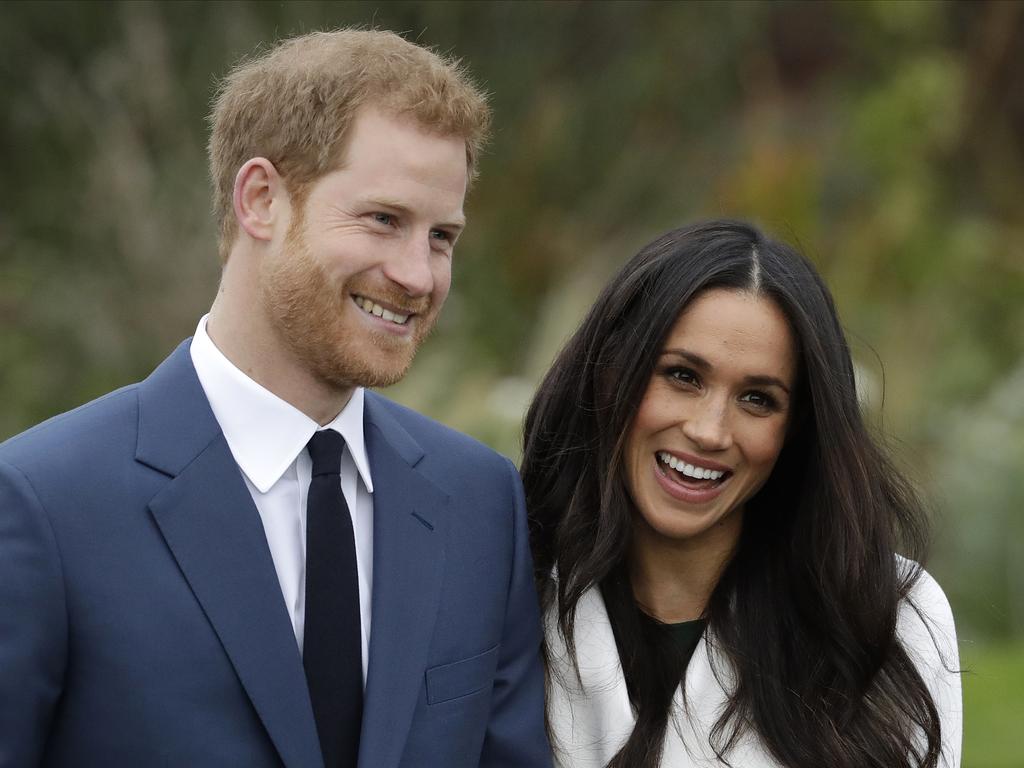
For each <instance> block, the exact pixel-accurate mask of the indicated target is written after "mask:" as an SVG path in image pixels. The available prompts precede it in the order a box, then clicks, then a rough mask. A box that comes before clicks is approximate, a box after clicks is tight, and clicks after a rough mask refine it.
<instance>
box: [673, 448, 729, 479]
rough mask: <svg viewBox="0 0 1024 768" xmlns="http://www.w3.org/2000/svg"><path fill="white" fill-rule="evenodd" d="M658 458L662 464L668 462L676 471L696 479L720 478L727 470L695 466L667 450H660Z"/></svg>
mask: <svg viewBox="0 0 1024 768" xmlns="http://www.w3.org/2000/svg"><path fill="white" fill-rule="evenodd" d="M658 460H659V461H660V462H661V463H662V464H667V465H668V466H670V467H672V469H674V470H675V471H676V472H679V473H680V474H682V475H686V476H687V477H692V478H693V479H694V480H718V479H719V478H721V477H722V475H724V474H725V472H719V471H718V470H717V469H707V468H705V467H695V466H694V465H693V464H687V463H686V462H685V461H680V460H679V459H677V458H676V457H675V456H673V455H672V454H671V453H668V452H666V451H659V452H658Z"/></svg>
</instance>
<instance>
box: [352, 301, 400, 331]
mask: <svg viewBox="0 0 1024 768" xmlns="http://www.w3.org/2000/svg"><path fill="white" fill-rule="evenodd" d="M355 302H356V306H357V307H359V308H360V309H361V310H363V311H364V312H365V313H366V314H368V315H374V316H375V317H379V318H381V319H382V320H387V321H388V322H389V323H395V324H397V325H405V324H406V323H407V322H408V320H409V315H400V314H398V313H397V312H392V311H391V310H390V309H384V307H382V306H381V305H380V304H376V303H374V302H372V301H370V300H369V299H367V298H364V297H362V296H356V297H355Z"/></svg>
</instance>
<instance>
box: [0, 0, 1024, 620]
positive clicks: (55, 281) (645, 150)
mask: <svg viewBox="0 0 1024 768" xmlns="http://www.w3.org/2000/svg"><path fill="white" fill-rule="evenodd" d="M344 24H364V25H375V26H378V27H383V28H389V29H394V30H397V31H399V32H402V33H403V34H405V35H407V36H408V37H410V38H411V39H415V40H418V41H420V42H423V43H426V44H429V45H432V46H434V47H436V48H438V49H440V50H442V51H451V52H453V53H455V54H457V55H459V56H461V57H462V58H463V59H464V60H465V61H466V63H467V65H468V66H469V68H470V70H471V71H472V72H473V73H474V75H475V76H476V78H477V79H478V80H479V81H481V82H482V83H483V84H484V85H485V86H486V87H487V88H488V89H489V90H490V91H491V93H492V94H493V104H494V107H495V111H496V121H495V125H496V133H495V137H494V141H493V144H492V147H491V150H490V153H489V154H488V156H487V157H486V158H485V159H484V162H483V167H482V176H481V180H480V182H479V184H478V188H477V189H476V190H475V192H474V193H473V196H472V198H471V200H470V204H469V215H470V227H469V229H468V230H467V232H466V235H465V237H464V240H463V241H462V243H461V244H460V247H459V253H458V254H457V256H456V261H457V265H456V277H455V288H454V293H453V295H452V297H451V299H450V300H449V305H448V307H447V308H446V310H445V313H444V315H443V316H442V327H441V328H440V329H439V332H438V333H437V334H436V335H435V338H433V339H432V340H431V341H430V342H429V343H428V345H427V346H426V348H425V349H424V350H423V352H422V353H421V359H420V360H419V361H417V364H416V366H414V368H413V373H412V374H411V375H410V377H409V378H408V379H407V380H406V381H405V382H403V383H402V384H400V385H398V386H397V387H395V388H394V390H393V394H394V395H395V396H396V397H398V398H399V399H401V400H404V401H406V402H408V403H410V404H412V405H415V406H416V407H419V408H421V409H423V410H426V411H427V412H430V413H432V414H434V415H436V416H437V417H439V418H441V419H443V420H445V421H448V422H450V423H452V424H454V425H456V426H459V427H461V428H463V429H465V430H467V431H470V432H471V433H473V434H475V435H477V436H478V437H480V438H482V439H484V440H486V441H488V442H491V443H492V444H494V445H495V446H496V447H498V448H499V449H501V450H504V451H505V452H507V453H510V454H513V455H515V454H516V453H517V451H518V439H519V437H518V436H519V428H520V419H521V415H522V412H523V408H524V407H525V404H526V402H528V399H529V397H530V394H531V392H532V388H533V386H534V383H535V382H536V380H537V379H538V377H539V376H540V375H541V374H542V372H543V370H544V369H545V368H546V366H547V365H548V363H549V362H550V360H551V357H552V356H553V355H554V353H555V351H556V350H557V349H558V347H559V346H560V344H561V343H562V341H563V340H564V339H565V338H566V336H567V335H568V334H569V333H570V332H571V330H572V329H573V327H574V326H575V324H576V323H577V322H578V320H579V318H580V317H581V315H582V313H583V311H584V310H585V308H586V307H587V305H588V304H589V303H590V301H591V300H592V299H593V297H594V296H595V295H596V293H597V291H598V290H599V288H600V286H601V284H602V283H603V282H604V281H605V280H606V279H607V277H608V276H609V275H610V274H611V273H612V271H613V270H614V269H615V268H616V267H617V266H618V265H619V264H621V263H622V262H623V261H624V260H625V258H627V257H628V256H629V255H631V254H632V253H633V252H634V251H635V250H636V249H637V248H638V247H640V245H642V244H643V243H644V242H645V241H647V240H648V239H650V238H651V237H653V236H654V235H656V234H658V233H660V232H661V231H663V230H665V229H668V228H669V227H673V226H676V225H678V224H681V223H683V222H685V221H688V220H692V219H694V218H697V217H708V216H721V215H728V216H737V217H742V218H751V219H754V220H757V221H759V222H760V223H762V224H763V225H764V226H766V227H767V228H768V229H769V230H771V231H773V232H775V233H777V234H778V235H779V236H780V237H782V238H784V239H787V240H790V241H793V242H795V243H797V244H798V245H799V246H800V247H801V248H803V249H804V250H805V251H806V252H807V253H808V254H809V255H810V256H812V258H814V259H815V260H816V261H817V263H818V264H819V266H820V267H821V269H822V270H823V272H824V273H825V275H826V277H827V279H828V280H829V282H830V284H831V286H832V287H833V289H834V292H835V294H836V298H837V301H838V303H839V306H840V310H841V312H842V314H843V316H844V318H845V321H846V324H847V326H848V328H849V330H850V332H851V336H852V338H853V342H854V348H855V351H856V355H857V358H858V364H859V367H860V369H861V371H862V374H863V376H862V378H863V380H864V381H865V382H871V381H874V382H876V387H875V389H876V390H877V393H878V396H877V397H875V398H874V399H871V398H868V400H869V404H868V407H869V408H871V409H872V414H873V418H874V420H875V421H876V422H877V423H879V425H880V426H881V427H882V428H883V429H884V430H885V431H888V432H891V433H895V434H897V435H899V436H900V438H901V440H902V448H901V453H903V455H904V459H905V460H906V461H907V462H908V463H909V464H910V465H911V466H912V467H913V469H914V471H915V473H916V474H918V476H921V477H924V478H931V479H930V481H929V482H928V489H929V492H930V493H931V494H932V495H933V496H934V498H935V499H936V502H937V504H938V506H939V508H940V512H941V516H940V520H941V521H942V527H941V529H940V547H939V549H938V554H939V556H940V560H939V562H938V563H937V564H936V568H937V570H939V571H940V575H941V574H942V573H947V574H948V575H949V576H950V578H951V580H952V581H953V583H954V589H953V590H952V591H954V593H955V594H956V595H957V597H958V606H962V610H963V615H964V616H965V617H966V618H967V620H968V621H969V623H970V625H971V626H972V627H973V628H974V630H975V631H976V632H978V633H988V634H991V635H995V634H1000V633H1002V634H1007V633H1020V632H1024V629H1022V624H1021V621H1022V620H1021V618H1020V617H1021V616H1022V615H1024V602H1022V601H1024V587H1022V581H1021V576H1020V572H1019V566H1018V565H1016V564H1017V563H1020V562H1021V561H1022V558H1021V556H1020V555H1021V552H1020V548H1021V545H1020V540H1021V533H1022V532H1021V531H1020V525H1021V524H1020V512H1019V509H1020V507H1021V503H1022V501H1024V489H1022V480H1021V472H1020V468H1021V467H1020V462H1021V457H1020V454H1019V450H1020V446H1021V445H1024V426H1022V425H1021V420H1020V418H1019V416H1020V414H1019V409H1018V410H1012V409H1013V408H1014V407H1015V406H1014V403H1018V402H1020V401H1021V400H1022V397H1024V382H1022V379H1021V375H1020V371H1021V369H1022V366H1024V333H1022V331H1024V254H1022V248H1021V245H1020V243H1021V242H1024V217H1022V211H1024V88H1022V87H1021V84H1022V83H1024V46H1021V44H1020V40H1021V39H1024V4H1022V3H1019V2H930V3H919V2H881V1H879V2H862V3H815V2H779V3H771V4H767V3H758V2H736V3H710V2H694V3H659V2H604V3H583V2H551V3H547V2H543V3H537V2H495V3H473V2H467V3H462V2H423V3H418V2H392V3H373V2H350V3H322V2H290V3H265V2H260V3H242V2H174V3H154V2H125V3H114V2H103V3H98V2H31V3H5V4H2V5H0V49H2V50H4V51H5V56H4V57H3V58H2V59H0V99H2V101H3V104H4V115H3V119H2V120H0V153H2V154H0V173H2V178H3V181H4V183H3V184H0V322H2V323H3V333H2V334H0V371H2V374H0V402H2V403H3V408H0V436H6V435H10V434H14V433H15V432H17V431H19V430H21V429H23V428H25V427H27V426H29V425H30V424H32V423H34V422H36V421H39V420H41V419H43V418H45V417H47V416H49V415H51V414H53V413H57V412H59V411H61V410H65V409H67V408H70V407H73V406H74V405H76V404H78V403H80V402H83V401H85V400H87V399H89V398H91V397H94V396H96V395H98V394H101V393H102V392H105V391H107V390H109V389H111V388H113V387H115V386H118V385H120V384H124V383H127V382H129V381H132V380H136V379H138V378H140V377H142V376H145V375H146V374H147V373H148V371H149V370H150V369H151V368H152V366H153V365H154V364H155V363H156V362H158V361H159V360H160V359H161V358H162V357H163V356H164V355H166V354H167V352H168V351H169V350H170V348H171V347H172V346H173V345H174V344H175V343H176V342H177V341H178V340H180V339H181V338H182V337H184V336H187V335H188V334H189V333H190V332H191V330H192V328H194V324H195V322H196V321H197V319H198V317H199V316H200V315H201V314H202V312H203V311H204V310H205V308H206V307H207V306H208V305H209V302H210V300H211V299H212V296H213V294H214V291H215V288H216V280H217V272H218V264H217V256H216V248H215V243H214V232H213V227H212V226H211V223H210V217H209V215H208V208H209V202H208V186H207V183H206V168H205V153H204V146H205V141H206V135H205V134H206V128H205V114H206V111H207V108H208V104H209V99H210V96H211V94H212V92H213V88H214V85H215V75H219V74H223V73H224V72H225V71H226V70H227V69H228V67H229V66H230V65H231V63H233V62H234V61H236V60H237V59H238V58H239V57H241V56H244V55H246V54H248V53H250V52H252V51H253V50H254V49H256V47H257V46H258V45H260V44H261V43H266V42H267V41H271V40H273V39H275V38H278V37H280V36H284V35H288V34H292V33H296V32H303V31H308V30H312V29H319V28H327V27H332V26H338V25H344ZM879 361H881V363H880V362H879ZM883 363H884V367H883V365H882V364H883ZM865 391H866V392H867V391H868V388H866V389H865ZM883 393H884V396H885V402H884V411H883V402H882V394H883ZM1008 409H1009V410H1008ZM883 415H884V417H885V419H884V421H883V420H882V416H883ZM993 457H996V458H995V459H994V458H993ZM982 478H983V479H982ZM1011 531H1015V532H1016V533H1015V535H1014V536H1011V535H1009V534H1010V533H1011ZM961 545H962V548H961ZM982 564H984V567H982ZM971 595H974V596H978V595H984V596H985V600H986V601H987V602H984V603H981V602H978V601H976V600H975V601H973V606H974V607H972V600H971V599H970V598H969V596H971ZM975 607H976V608H977V610H975ZM959 610H960V609H959V607H958V611H959Z"/></svg>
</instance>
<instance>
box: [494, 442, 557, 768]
mask: <svg viewBox="0 0 1024 768" xmlns="http://www.w3.org/2000/svg"><path fill="white" fill-rule="evenodd" d="M507 468H508V473H509V482H510V483H511V486H512V488H511V496H512V502H513V516H512V518H513V519H512V523H513V526H514V530H513V547H514V550H513V559H512V574H511V578H510V580H509V585H508V599H507V602H506V607H505V627H504V633H503V635H502V640H501V651H500V655H499V658H498V670H497V675H496V678H495V684H494V691H493V698H492V704H491V715H490V722H489V723H488V727H487V735H486V737H485V739H484V745H483V751H482V753H481V756H480V766H481V768H512V767H513V766H515V768H550V766H551V748H550V746H549V745H548V739H547V734H546V733H545V727H544V671H543V668H542V665H541V658H540V647H541V629H540V613H539V608H538V605H537V592H536V589H535V587H534V583H533V561H532V558H531V556H530V547H529V537H528V534H527V525H526V502H525V499H524V497H523V486H522V482H521V481H520V479H519V473H518V472H516V469H515V467H514V466H513V465H512V463H511V462H508V464H507Z"/></svg>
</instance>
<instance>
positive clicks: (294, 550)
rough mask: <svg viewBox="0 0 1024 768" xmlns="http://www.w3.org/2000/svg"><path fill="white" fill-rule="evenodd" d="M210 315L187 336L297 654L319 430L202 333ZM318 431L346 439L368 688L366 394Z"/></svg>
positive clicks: (346, 485) (345, 487)
mask: <svg viewBox="0 0 1024 768" xmlns="http://www.w3.org/2000/svg"><path fill="white" fill-rule="evenodd" d="M207 317H209V315H206V316H204V317H203V318H202V319H201V320H200V321H199V327H198V328H196V334H195V336H194V337H193V338H192V345H191V347H190V350H189V351H190V352H191V355H192V363H193V365H194V366H195V369H196V375H197V376H198V377H199V383H200V384H202V387H203V391H204V392H206V398H207V399H208V400H209V401H210V407H211V408H212V409H213V415H214V416H215V417H216V419H217V423H218V424H220V428H221V431H223V432H224V438H225V439H226V440H227V444H228V448H230V449H231V455H232V456H234V459H235V462H236V463H237V464H238V468H239V469H240V470H241V471H242V479H243V480H245V484H246V486H247V487H248V488H249V493H250V494H252V500H253V501H254V502H255V503H256V509H257V510H259V513H260V518H261V519H262V520H263V530H264V531H265V532H266V535H267V544H268V545H269V546H270V555H271V557H272V558H273V559H274V568H275V570H276V571H277V579H278V581H279V582H280V584H281V594H282V595H283V596H284V603H285V606H286V607H287V608H288V613H289V615H290V616H291V619H292V628H293V629H294V630H295V639H296V641H297V642H298V644H299V651H300V652H301V650H302V639H303V628H304V626H305V613H306V496H307V494H308V493H309V481H310V477H311V475H312V469H313V464H312V461H311V460H310V458H309V452H308V451H307V450H306V443H308V442H309V439H310V438H311V437H312V436H313V433H314V432H316V431H317V430H318V429H321V427H320V426H319V425H318V424H317V423H316V422H315V421H313V420H312V419H310V418H309V417H308V416H306V415H305V414H304V413H302V412H301V411H299V410H298V409H297V408H295V406H293V405H291V404H290V403H287V402H285V401H284V400H282V399H281V398H279V397H278V396H277V395H275V394H274V393H272V392H270V391H269V390H267V389H265V388H264V387H262V386H260V385H259V384H257V383H256V382H255V381H253V380H252V379H250V378H249V377H248V376H246V375H245V374H244V373H243V372H242V371H240V370H239V369H238V368H236V367H235V366H234V365H233V364H232V363H231V361H230V360H228V359H227V358H226V357H225V356H224V354H223V353H222V352H221V351H220V350H219V349H217V346H216V345H215V344H214V343H213V341H212V340H211V339H210V336H209V335H208V334H207V332H206V320H207ZM322 428H323V429H333V430H336V431H337V432H340V433H341V436H342V437H343V438H345V451H344V453H343V454H342V457H341V490H342V493H344V495H345V501H346V503H347V504H348V509H349V513H350V514H351V515H352V529H353V531H354V532H355V542H356V563H357V566H358V570H359V613H360V620H361V623H362V638H363V682H364V683H365V682H366V669H367V662H368V660H369V649H370V596H371V595H372V593H373V480H372V479H371V478H370V463H369V461H368V459H367V456H366V442H365V441H364V439H363V389H362V388H361V387H358V388H356V390H355V391H354V392H353V393H352V397H351V398H350V399H349V401H348V404H347V405H346V406H345V408H344V409H343V410H342V412H341V413H339V414H338V415H337V417H336V418H335V419H334V421H332V422H331V423H330V424H327V425H325V426H324V427H322Z"/></svg>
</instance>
